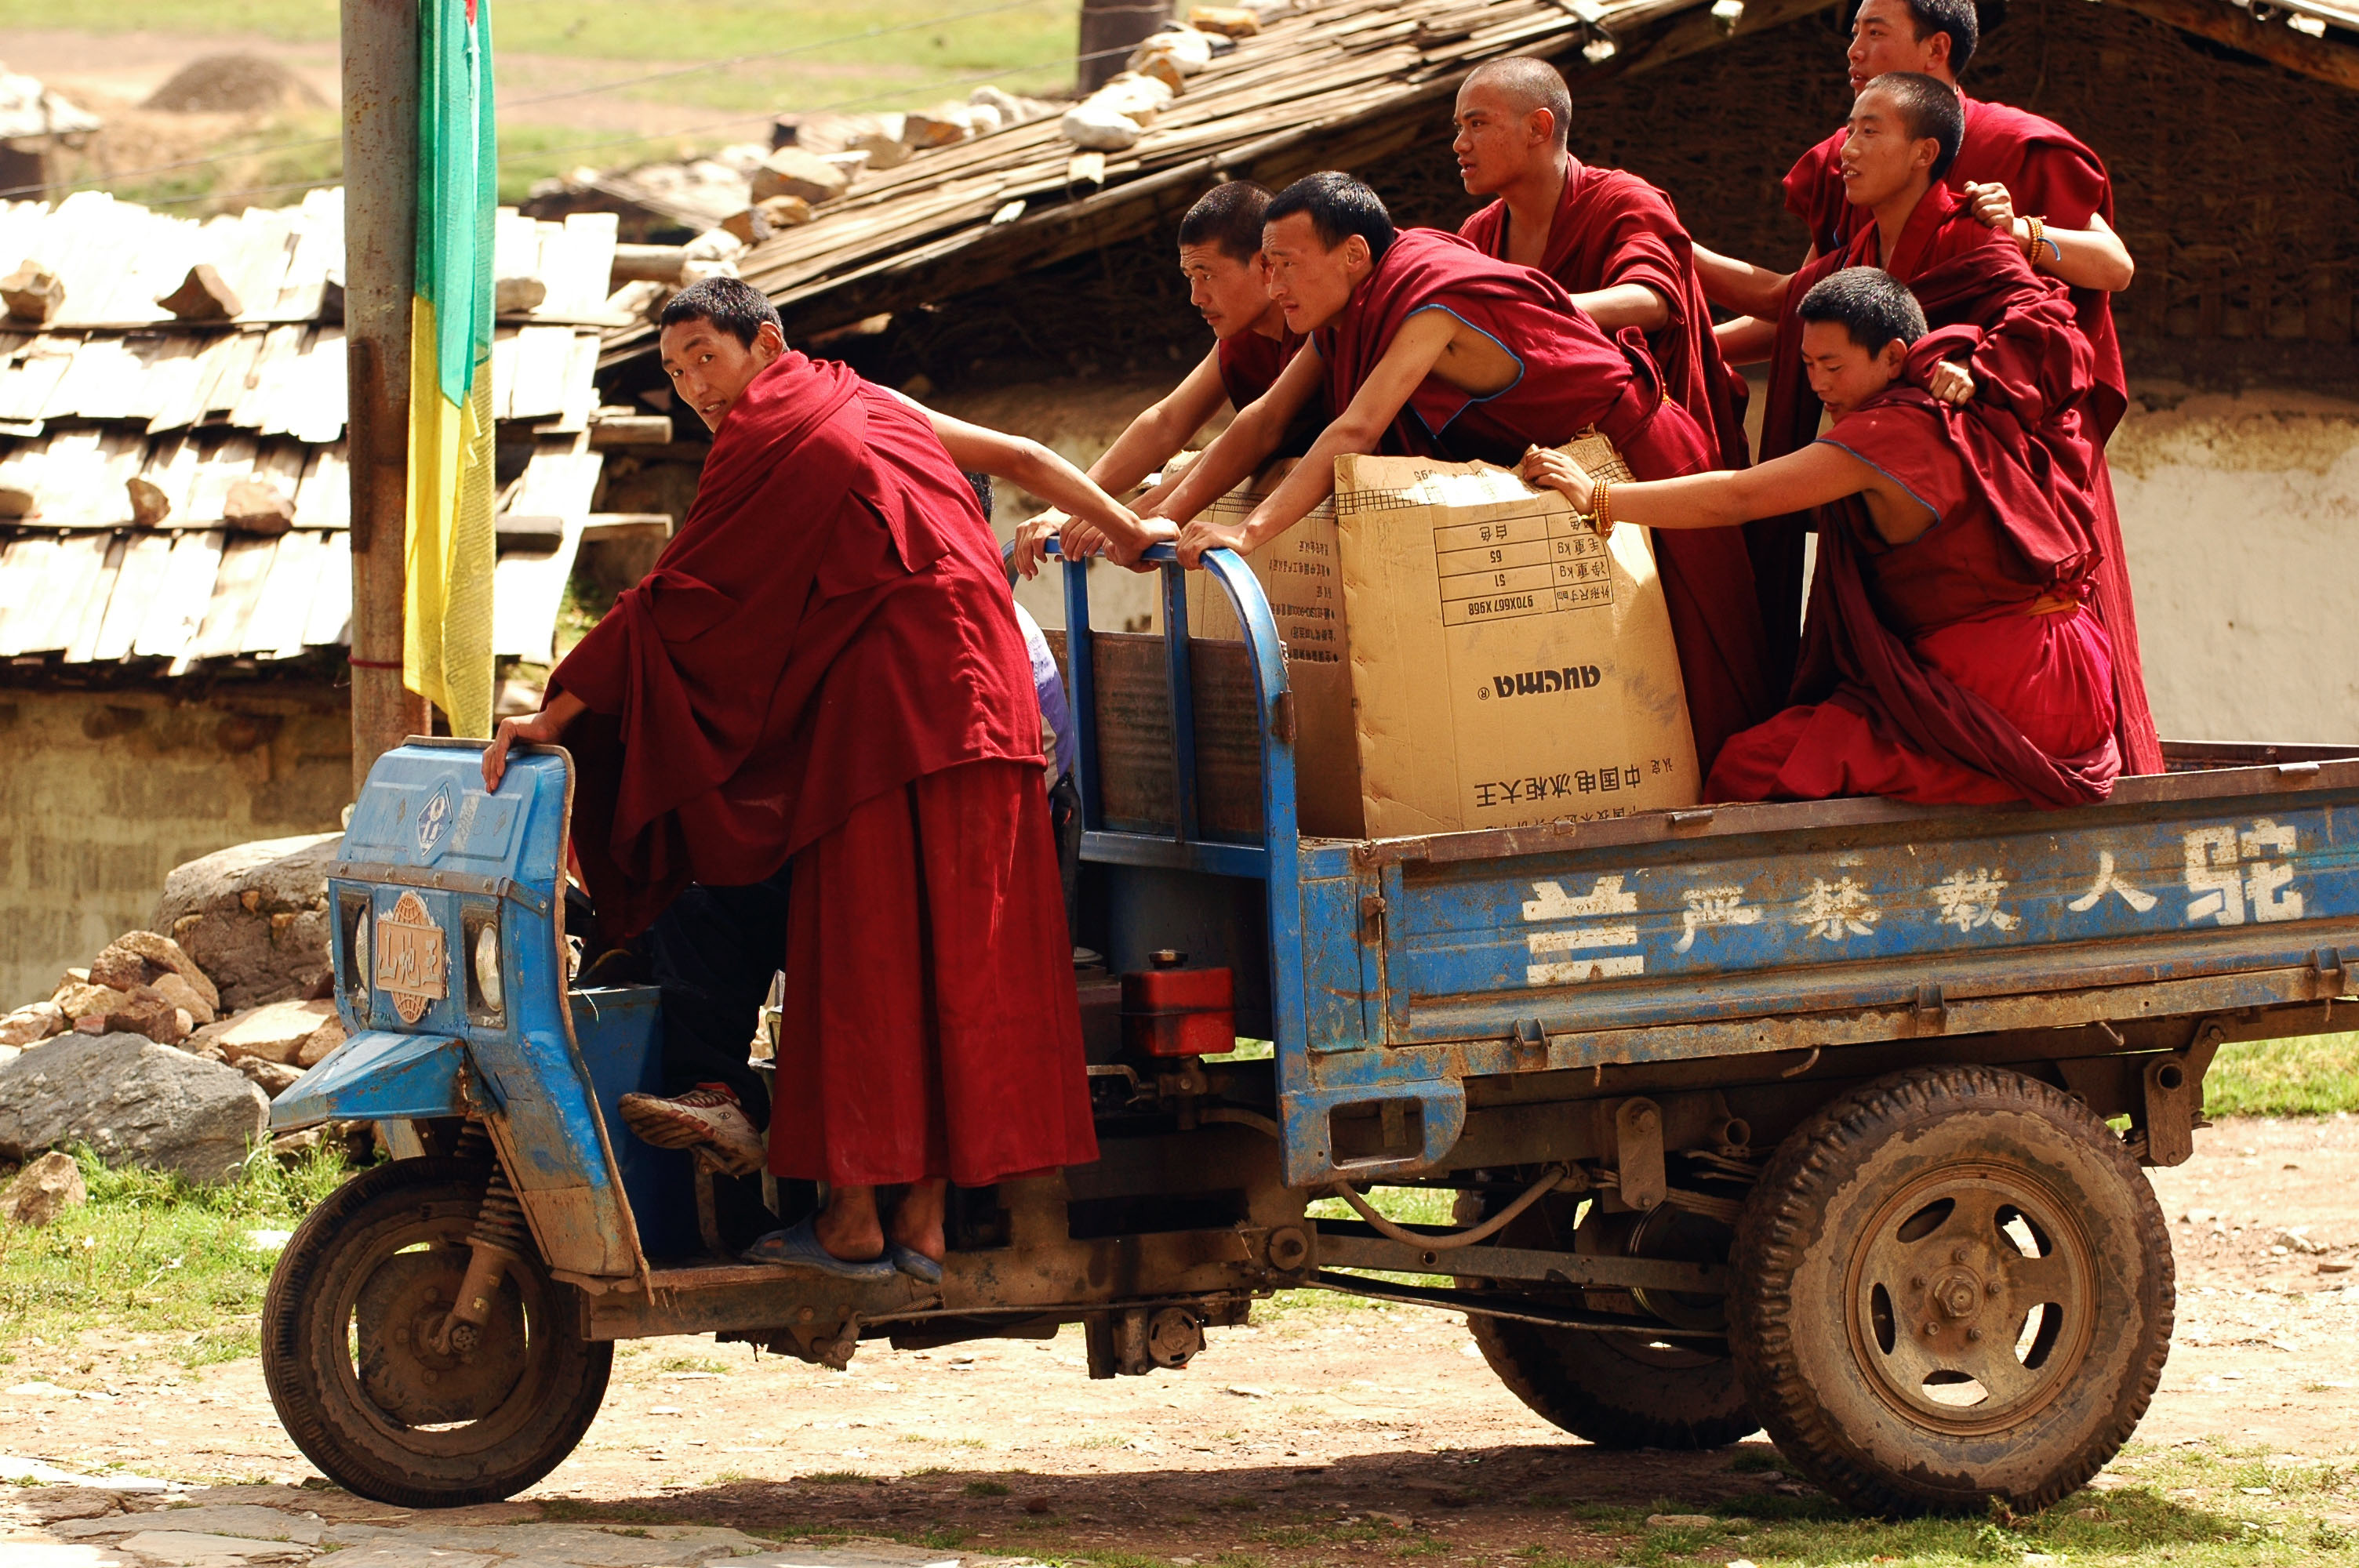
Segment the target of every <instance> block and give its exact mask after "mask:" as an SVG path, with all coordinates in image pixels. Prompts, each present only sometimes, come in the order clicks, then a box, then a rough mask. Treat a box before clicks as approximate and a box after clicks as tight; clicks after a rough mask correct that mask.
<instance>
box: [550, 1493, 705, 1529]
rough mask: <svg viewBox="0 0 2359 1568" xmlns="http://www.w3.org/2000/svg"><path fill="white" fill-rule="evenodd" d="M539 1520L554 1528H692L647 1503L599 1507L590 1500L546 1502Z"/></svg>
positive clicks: (607, 1504) (676, 1516) (614, 1504)
mask: <svg viewBox="0 0 2359 1568" xmlns="http://www.w3.org/2000/svg"><path fill="white" fill-rule="evenodd" d="M539 1501H540V1517H541V1518H542V1519H546V1520H548V1521H549V1523H551V1524H693V1523H695V1522H696V1521H695V1520H694V1519H688V1518H684V1517H682V1516H681V1515H679V1514H671V1513H666V1512H665V1511H664V1510H663V1509H651V1508H648V1507H647V1505H646V1504H644V1503H598V1502H592V1501H591V1500H590V1499H588V1498H541V1499H539Z"/></svg>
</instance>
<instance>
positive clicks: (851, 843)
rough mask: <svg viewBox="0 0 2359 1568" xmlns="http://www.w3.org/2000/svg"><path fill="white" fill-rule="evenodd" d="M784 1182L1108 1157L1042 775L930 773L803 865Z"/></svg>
mask: <svg viewBox="0 0 2359 1568" xmlns="http://www.w3.org/2000/svg"><path fill="white" fill-rule="evenodd" d="M786 977H787V979H786V994H787V996H788V998H789V999H791V1000H790V1001H789V1004H788V1008H787V1011H786V1014H785V1017H784V1020H783V1023H782V1028H781V1030H780V1034H779V1041H778V1059H777V1084H776V1087H774V1088H773V1090H772V1091H771V1104H772V1110H771V1114H770V1169H771V1171H772V1172H773V1173H776V1174H777V1175H780V1176H793V1177H799V1178H802V1179H805V1180H817V1181H823V1182H830V1183H836V1184H852V1185H881V1184H890V1183H897V1182H914V1181H918V1180H919V1179H921V1178H924V1177H930V1176H947V1177H948V1178H950V1179H951V1181H953V1182H956V1183H958V1184H960V1185H961V1186H984V1185H988V1184H991V1183H993V1182H996V1181H999V1180H1001V1179H1003V1178H1006V1177H1008V1176H1016V1175H1023V1174H1026V1173H1032V1172H1038V1171H1041V1170H1046V1169H1049V1168H1052V1167H1055V1166H1060V1165H1077V1164H1084V1163H1087V1162H1090V1161H1092V1160H1094V1159H1096V1158H1097V1154H1098V1148H1097V1135H1096V1133H1095V1131H1094V1130H1093V1126H1092V1122H1091V1118H1090V1105H1089V1088H1088V1077H1087V1075H1086V1074H1085V1073H1084V1072H1083V1070H1082V1029H1081V1011H1080V1004H1079V1002H1078V1000H1076V998H1075V994H1074V989H1073V963H1072V945H1071V938H1070V936H1069V935H1068V934H1067V932H1066V930H1065V908H1064V893H1063V890H1062V888H1061V886H1060V883H1059V881H1058V878H1057V856H1056V849H1055V847H1054V846H1053V845H1052V844H1051V842H1050V841H1049V803H1048V795H1047V794H1046V792H1045V791H1044V790H1043V789H1042V788H1041V783H1040V768H1039V765H1038V763H1036V762H968V763H965V764H963V765H962V766H958V767H953V768H946V769H943V770H942V771H940V772H939V773H927V774H925V775H923V776H922V777H920V778H918V779H915V780H913V781H911V782H910V783H908V784H902V785H900V786H898V787H897V788H894V789H891V790H887V791H886V793H884V794H883V795H876V796H874V797H872V798H871V799H869V800H866V801H864V802H863V803H861V804H860V805H859V806H854V807H853V810H852V813H851V815H850V816H847V817H845V818H844V820H843V823H842V824H840V825H839V826H838V827H835V828H834V829H833V830H832V831H831V832H829V833H827V834H825V835H824V836H822V837H821V838H819V839H817V840H816V841H814V842H813V843H811V844H810V845H808V846H806V847H805V848H804V849H801V850H800V851H799V853H798V854H797V855H796V856H795V858H794V882H793V891H792V892H790V893H789V894H788V917H787V962H786Z"/></svg>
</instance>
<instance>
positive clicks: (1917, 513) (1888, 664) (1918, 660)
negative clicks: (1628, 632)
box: [1525, 267, 2121, 807]
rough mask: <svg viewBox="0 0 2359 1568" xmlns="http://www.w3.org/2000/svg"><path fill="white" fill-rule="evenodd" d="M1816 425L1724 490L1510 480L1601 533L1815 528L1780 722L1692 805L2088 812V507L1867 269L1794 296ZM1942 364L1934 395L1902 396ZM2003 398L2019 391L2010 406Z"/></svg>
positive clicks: (1905, 296) (2099, 676)
mask: <svg viewBox="0 0 2359 1568" xmlns="http://www.w3.org/2000/svg"><path fill="white" fill-rule="evenodd" d="M1799 309H1800V312H1801V314H1802V318H1803V320H1804V350H1803V352H1804V356H1805V362H1806V363H1807V364H1808V366H1809V372H1810V382H1811V384H1812V386H1813V388H1814V389H1815V390H1816V391H1817V393H1818V395H1819V397H1820V398H1821V401H1822V402H1823V404H1824V405H1825V406H1826V408H1827V411H1828V412H1829V413H1830V414H1831V415H1832V416H1833V418H1834V425H1833V428H1832V430H1831V431H1830V432H1829V433H1828V434H1827V435H1825V436H1823V437H1821V438H1819V439H1817V440H1816V441H1814V442H1812V443H1811V444H1810V445H1809V446H1808V447H1805V448H1804V449H1801V450H1799V451H1796V452H1791V453H1788V454H1787V455H1786V456H1784V457H1780V458H1775V459H1772V460H1769V461H1767V462H1766V463H1763V464H1761V465H1760V466H1759V467H1757V468H1755V469H1751V470H1745V471H1743V472H1737V473H1714V474H1704V475H1697V476H1692V477H1690V478H1685V479H1677V480H1672V481H1668V482H1663V483H1655V484H1646V483H1638V484H1611V485H1609V484H1604V483H1600V482H1596V481H1592V480H1591V479H1590V477H1589V476H1588V475H1587V474H1585V473H1583V472H1582V470H1581V469H1580V468H1579V466H1578V465H1577V464H1575V463H1573V462H1572V461H1571V460H1570V459H1569V458H1566V457H1565V456H1564V455H1563V454H1561V453H1558V452H1535V453H1534V454H1532V456H1531V457H1530V458H1528V459H1527V460H1526V464H1525V473H1526V476H1527V478H1528V479H1530V480H1532V481H1534V482H1535V483H1541V484H1547V485H1550V486H1552V487H1554V488H1556V489H1559V490H1561V491H1563V492H1564V493H1565V494H1566V495H1567V497H1568V498H1570V499H1571V502H1572V503H1573V504H1574V505H1575V506H1576V507H1579V508H1581V509H1582V511H1583V512H1584V513H1587V514H1591V515H1592V516H1593V518H1594V519H1595V520H1596V523H1597V525H1598V526H1599V527H1600V528H1601V529H1602V530H1604V531H1607V532H1610V531H1611V530H1612V528H1613V526H1614V524H1615V523H1617V522H1628V523H1644V524H1650V525H1653V526H1655V527H1658V528H1679V527H1715V526H1724V525H1725V524H1729V523H1732V522H1741V521H1743V520H1745V519H1746V518H1752V517H1759V516H1764V515H1767V514H1774V513H1777V512H1784V511H1790V510H1793V509H1796V508H1800V507H1809V508H1811V509H1813V510H1814V512H1815V514H1816V515H1817V518H1818V524H1819V573H1818V578H1817V580H1816V583H1815V586H1814V588H1813V605H1812V611H1813V616H1812V622H1811V624H1812V637H1811V642H1810V647H1809V648H1808V650H1807V651H1806V654H1805V657H1804V662H1803V667H1802V671H1801V675H1800V676H1799V679H1798V681H1797V684H1796V689H1795V697H1796V705H1795V706H1794V707H1792V708H1788V709H1787V710H1786V711H1784V712H1782V713H1780V714H1778V715H1777V717H1776V718H1774V719H1770V720H1769V721H1768V722H1767V723H1766V724H1763V725H1761V726H1759V727H1758V728H1757V729H1754V730H1747V731H1745V733H1744V734H1742V735H1739V736H1737V737H1735V738H1734V740H1732V741H1729V743H1728V745H1727V746H1726V747H1724V748H1723V750H1722V752H1721V754H1720V760H1719V762H1717V763H1716V764H1715V765H1714V766H1713V768H1712V773H1711V775H1710V776H1709V778H1708V779H1707V780H1706V781H1705V784H1704V798H1705V799H1707V800H1809V799H1824V798H1827V797H1830V796H1833V795H1890V796H1892V797H1894V798H1897V799H1901V800H1910V801H1916V802H1919V803H1920V804H1926V805H1940V804H1965V805H1986V804H1995V803H1999V802H2005V801H2018V800H2020V801H2029V802H2031V803H2032V804H2033V805H2036V806H2049V807H2060V806H2079V805H2085V804H2088V803H2090V802H2093V801H2100V800H2104V799H2105V798H2106V797H2107V796H2108V795H2110V794H2111V793H2112V791H2113V784H2114V778H2115V777H2116V776H2118V774H2119V773H2120V772H2121V751H2120V747H2119V746H2118V744H2117V743H2116V742H2115V741H2114V726H2115V722H2116V717H2115V712H2114V677H2113V669H2112V654H2111V651H2110V647H2109V643H2108V639H2107V637H2106V635H2105V631H2104V626H2103V624H2102V623H2101V622H2099V621H2098V620H2097V618H2096V616H2095V615H2094V614H2093V613H2092V611H2090V609H2089V607H2088V600H2089V598H2090V596H2091V594H2092V592H2093V586H2094V579H2095V574H2096V568H2097V557H2098V553H2099V545H2098V543H2097V538H2096V524H2095V514H2094V508H2093V497H2092V495H2091V494H2090V492H2088V491H2087V490H2086V489H2084V488H2082V487H2080V486H2078V485H2076V484H2075V483H2073V482H2072V481H2071V476H2070V475H2069V474H2068V473H2064V472H2061V471H2060V470H2058V469H2057V468H2056V466H2055V464H2054V463H2053V461H2052V460H2051V457H2052V455H2051V452H2050V450H2049V448H2047V447H2046V446H2045V445H2044V444H2042V443H2041V442H2039V441H2037V440H2030V439H2027V438H2025V435H2024V426H2023V422H2022V420H2021V418H2020V417H2019V413H2020V412H2030V413H2032V414H2034V415H2035V416H2036V415H2037V414H2038V412H2039V410H2038V407H2037V406H2036V402H2035V404H2034V405H2033V406H2028V407H2027V408H2026V409H2023V410H2018V409H2017V407H2016V406H2011V405H2010V403H2009V401H2008V399H2007V397H2006V395H2001V396H1998V397H1992V396H1988V395H1984V389H1983V388H1981V387H1979V386H1978V385H1977V384H1974V383H1973V378H1972V376H1971V373H1967V372H1965V371H1962V370H1961V369H1959V368H1958V366H1957V365H1956V364H1955V363H1954V362H1952V361H1951V358H1950V356H1951V354H1952V353H1953V352H1954V351H1955V350H1956V349H1957V347H1958V346H1959V342H1958V341H1956V340H1957V339H1959V338H1962V336H1963V335H1964V334H1953V335H1952V338H1951V341H1944V339H1943V336H1942V335H1941V334H1928V332H1927V330H1926V326H1925V317H1924V314H1923V312H1922V311H1921V310H1920V309H1919V308H1918V305H1917V302H1916V300H1915V299H1914V298H1913V297H1911V296H1910V295H1909V293H1908V290H1907V289H1906V288H1903V287H1901V286H1900V285H1899V284H1898V283H1897V282H1896V281H1895V280H1894V279H1893V278H1892V277H1891V276H1889V275H1888V274H1886V273H1884V272H1881V271H1879V270H1877V269H1875V268H1873V267H1851V268H1846V269H1844V270H1843V271H1841V272H1838V273H1835V274H1834V275H1832V276H1830V277H1828V278H1826V279H1825V280H1823V281H1821V283H1819V284H1818V285H1816V286H1815V287H1812V288H1811V290H1810V293H1809V294H1808V295H1806V296H1805V297H1803V299H1802V300H1801V302H1800V305H1799ZM1937 365H1947V366H1948V367H1949V373H1948V374H1947V375H1945V376H1943V378H1942V381H1943V384H1944V392H1943V395H1942V396H1940V397H1939V398H1937V397H1935V396H1934V395H1931V394H1930V393H1928V392H1926V391H1924V390H1922V389H1921V388H1920V387H1919V385H1915V384H1910V383H1911V382H1912V381H1929V380H1930V379H1932V372H1933V368H1934V367H1935V366H1937ZM2016 390H2018V391H2019V390H2021V389H2016Z"/></svg>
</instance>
